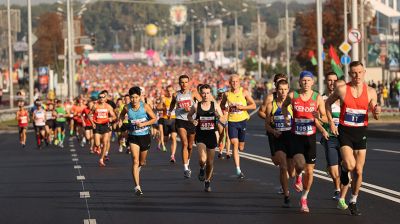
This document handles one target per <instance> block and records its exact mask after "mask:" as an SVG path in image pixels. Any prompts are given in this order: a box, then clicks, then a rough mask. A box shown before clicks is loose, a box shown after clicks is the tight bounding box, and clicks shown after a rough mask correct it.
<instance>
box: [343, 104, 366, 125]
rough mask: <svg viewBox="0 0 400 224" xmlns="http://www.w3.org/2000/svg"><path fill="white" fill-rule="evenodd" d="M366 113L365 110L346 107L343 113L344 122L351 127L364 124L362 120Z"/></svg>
mask: <svg viewBox="0 0 400 224" xmlns="http://www.w3.org/2000/svg"><path fill="white" fill-rule="evenodd" d="M366 114H367V111H366V110H357V109H351V108H346V112H345V114H344V124H346V125H348V126H353V127H362V126H365V125H364V122H365V118H366Z"/></svg>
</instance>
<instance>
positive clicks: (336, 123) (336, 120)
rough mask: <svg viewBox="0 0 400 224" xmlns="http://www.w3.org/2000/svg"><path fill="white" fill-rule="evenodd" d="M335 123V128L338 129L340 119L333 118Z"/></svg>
mask: <svg viewBox="0 0 400 224" xmlns="http://www.w3.org/2000/svg"><path fill="white" fill-rule="evenodd" d="M333 123H335V126H336V127H338V126H339V118H338V117H334V118H333Z"/></svg>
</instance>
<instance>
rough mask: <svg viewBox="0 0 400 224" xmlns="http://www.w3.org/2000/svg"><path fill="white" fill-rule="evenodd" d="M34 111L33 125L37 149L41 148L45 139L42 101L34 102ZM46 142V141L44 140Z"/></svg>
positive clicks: (44, 114) (44, 117) (44, 115)
mask: <svg viewBox="0 0 400 224" xmlns="http://www.w3.org/2000/svg"><path fill="white" fill-rule="evenodd" d="M35 105H36V109H35V110H34V111H33V123H34V127H35V133H36V143H37V147H38V149H41V148H42V141H43V140H45V139H46V130H45V125H46V112H45V110H44V109H43V107H42V101H40V100H39V99H37V100H36V101H35ZM46 141H47V140H46Z"/></svg>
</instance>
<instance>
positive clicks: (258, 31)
mask: <svg viewBox="0 0 400 224" xmlns="http://www.w3.org/2000/svg"><path fill="white" fill-rule="evenodd" d="M260 20H261V18H260V8H257V50H258V52H257V54H258V74H257V80H260V79H261V77H262V75H261V72H262V70H261V58H262V57H261V21H260Z"/></svg>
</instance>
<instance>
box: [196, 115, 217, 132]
mask: <svg viewBox="0 0 400 224" xmlns="http://www.w3.org/2000/svg"><path fill="white" fill-rule="evenodd" d="M199 125H200V130H202V131H208V130H214V125H215V117H200V119H199Z"/></svg>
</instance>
